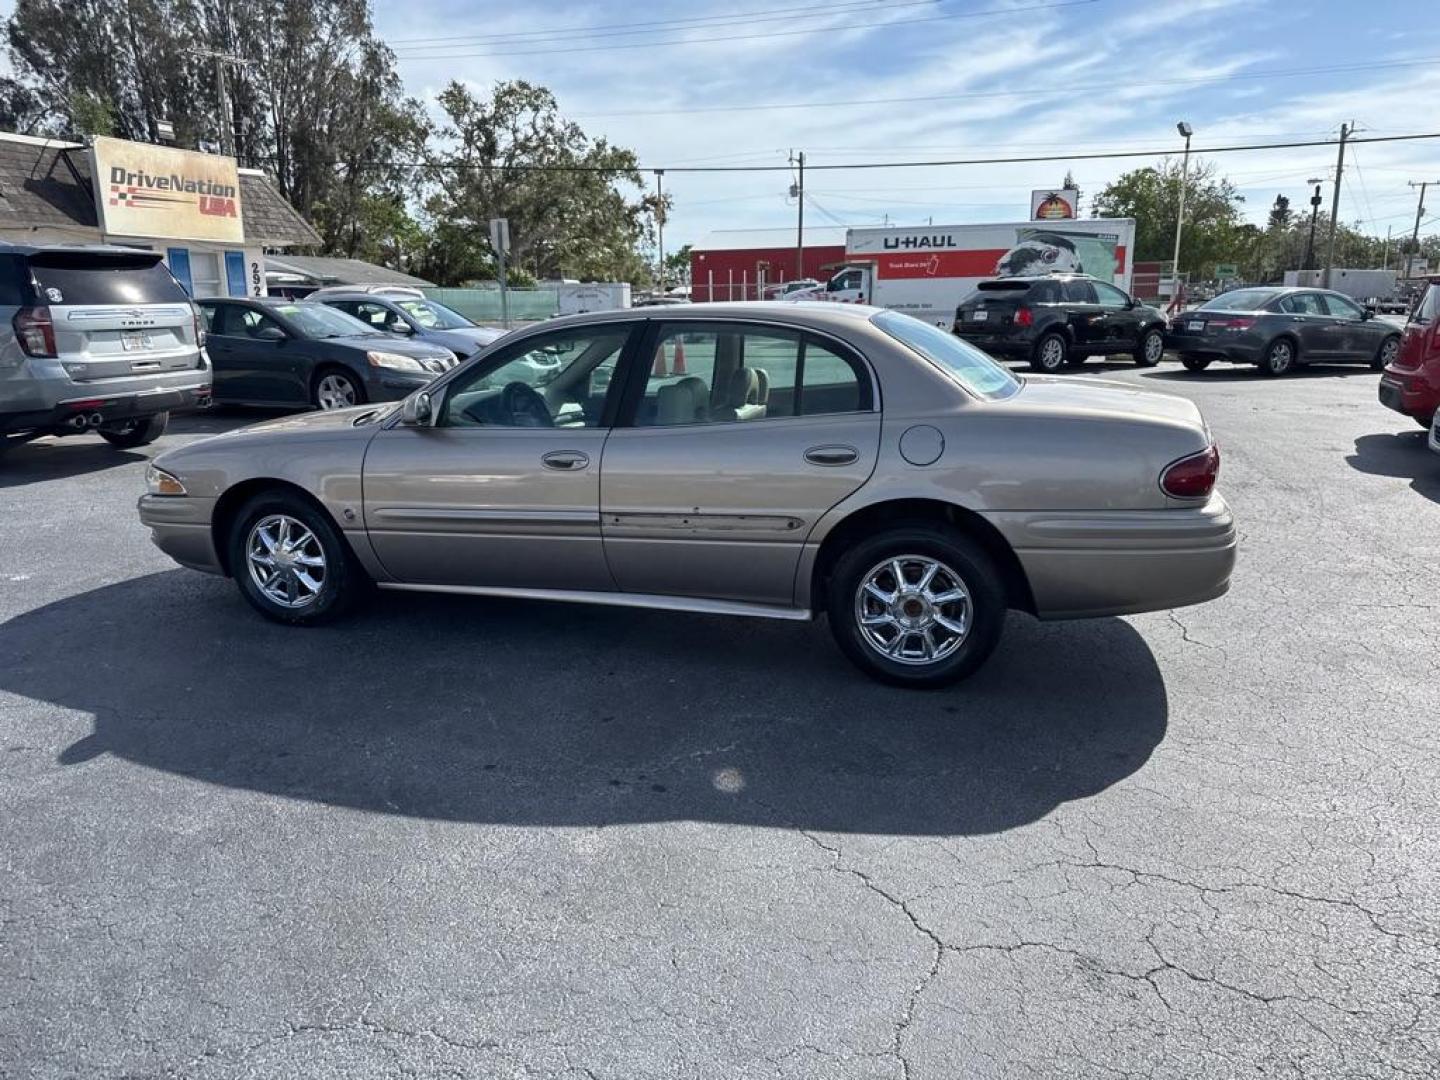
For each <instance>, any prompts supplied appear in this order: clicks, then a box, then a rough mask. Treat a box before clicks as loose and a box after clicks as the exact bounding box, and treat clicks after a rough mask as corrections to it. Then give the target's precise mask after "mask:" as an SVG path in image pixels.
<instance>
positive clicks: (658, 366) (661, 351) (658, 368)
mask: <svg viewBox="0 0 1440 1080" xmlns="http://www.w3.org/2000/svg"><path fill="white" fill-rule="evenodd" d="M650 374H652V375H659V376H662V377H663V376H664V375H665V343H664V342H663V341H662V342H661V343H660V344H659V345H657V346H655V365H654V366H653V367H652V368H651V369H650Z"/></svg>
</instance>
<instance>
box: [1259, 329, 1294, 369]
mask: <svg viewBox="0 0 1440 1080" xmlns="http://www.w3.org/2000/svg"><path fill="white" fill-rule="evenodd" d="M1299 358H1300V353H1299V351H1298V350H1297V349H1296V348H1295V342H1294V341H1293V340H1291V339H1290V338H1287V337H1281V338H1276V339H1275V340H1274V341H1272V342H1271V343H1270V344H1269V345H1267V346H1265V355H1264V356H1262V357H1260V363H1259V364H1258V365H1257V366H1258V367H1259V368H1260V374H1261V375H1264V376H1266V377H1267V378H1270V379H1273V378H1275V377H1277V376H1279V375H1288V374H1289V373H1290V372H1292V371H1294V370H1295V365H1296V364H1297V363H1298V362H1299Z"/></svg>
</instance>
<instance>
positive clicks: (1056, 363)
mask: <svg viewBox="0 0 1440 1080" xmlns="http://www.w3.org/2000/svg"><path fill="white" fill-rule="evenodd" d="M1069 362H1070V343H1069V342H1068V341H1066V340H1065V335H1064V334H1055V333H1050V334H1046V335H1045V336H1044V337H1042V338H1041V339H1040V340H1039V341H1037V342H1036V343H1035V352H1034V353H1032V354H1031V357H1030V366H1031V367H1032V368H1034V369H1035V370H1036V371H1043V372H1045V374H1047V375H1053V374H1055V373H1056V372H1057V371H1059V370H1060V369H1061V368H1063V367H1064V366H1065V365H1066V364H1067V363H1069Z"/></svg>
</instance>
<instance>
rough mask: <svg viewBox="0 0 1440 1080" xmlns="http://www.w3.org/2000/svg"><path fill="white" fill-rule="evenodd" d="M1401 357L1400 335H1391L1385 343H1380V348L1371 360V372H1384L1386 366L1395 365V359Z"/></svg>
mask: <svg viewBox="0 0 1440 1080" xmlns="http://www.w3.org/2000/svg"><path fill="white" fill-rule="evenodd" d="M1399 355H1400V335H1399V334H1391V335H1390V336H1389V337H1387V338H1386V339H1385V340H1384V341H1382V342H1380V347H1379V348H1378V349H1376V350H1375V355H1374V357H1373V358H1372V359H1371V360H1370V370H1371V371H1384V370H1385V365H1386V364H1390V363H1393V362H1394V360H1395V358H1396V357H1397V356H1399Z"/></svg>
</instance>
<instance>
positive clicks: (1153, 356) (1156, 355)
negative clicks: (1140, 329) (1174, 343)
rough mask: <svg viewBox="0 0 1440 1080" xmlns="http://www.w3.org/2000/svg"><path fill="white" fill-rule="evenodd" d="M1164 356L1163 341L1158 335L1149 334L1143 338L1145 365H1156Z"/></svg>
mask: <svg viewBox="0 0 1440 1080" xmlns="http://www.w3.org/2000/svg"><path fill="white" fill-rule="evenodd" d="M1164 355H1165V339H1164V338H1163V337H1161V336H1160V335H1159V334H1155V333H1151V334H1147V335H1146V336H1145V362H1146V363H1147V364H1158V363H1159V362H1160V358H1161V357H1162V356H1164Z"/></svg>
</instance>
